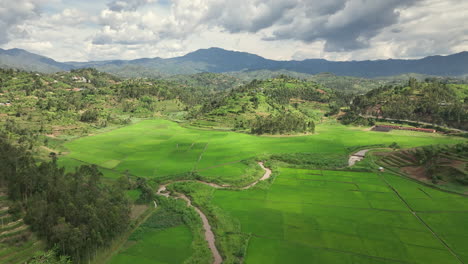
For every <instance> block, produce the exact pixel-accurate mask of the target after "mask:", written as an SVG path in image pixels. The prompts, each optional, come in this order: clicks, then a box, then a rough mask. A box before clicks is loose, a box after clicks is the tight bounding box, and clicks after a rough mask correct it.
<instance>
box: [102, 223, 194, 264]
mask: <svg viewBox="0 0 468 264" xmlns="http://www.w3.org/2000/svg"><path fill="white" fill-rule="evenodd" d="M132 242H133V243H132ZM191 242H192V234H191V232H190V229H189V228H188V227H187V226H185V225H179V226H176V227H170V228H166V229H154V228H153V229H150V230H146V232H145V234H144V235H143V236H142V237H140V238H139V239H138V241H136V242H134V241H133V240H131V241H130V242H128V244H130V245H128V247H127V248H126V249H125V250H123V251H122V252H120V253H119V254H118V255H116V256H115V257H114V258H112V260H111V261H110V262H109V263H111V264H119V263H142V264H145V263H151V264H162V263H165V264H166V263H167V264H170V263H173V264H179V263H183V261H184V260H185V259H187V258H188V257H190V255H191V254H192V252H191V250H190V244H191Z"/></svg>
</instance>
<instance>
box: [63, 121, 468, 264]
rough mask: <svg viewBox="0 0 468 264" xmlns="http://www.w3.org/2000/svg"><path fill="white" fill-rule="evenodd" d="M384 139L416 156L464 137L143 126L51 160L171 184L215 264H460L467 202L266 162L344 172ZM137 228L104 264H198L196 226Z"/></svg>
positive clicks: (335, 128) (467, 253)
mask: <svg viewBox="0 0 468 264" xmlns="http://www.w3.org/2000/svg"><path fill="white" fill-rule="evenodd" d="M392 142H397V143H398V144H399V145H400V146H402V147H415V146H423V145H431V144H455V143H460V142H466V140H464V139H461V138H456V137H447V136H442V135H437V134H425V133H419V132H412V131H392V132H389V133H379V132H373V131H363V130H362V129H360V128H352V127H345V126H342V125H338V124H336V125H331V124H330V125H322V126H319V127H318V128H317V134H314V135H310V136H301V137H283V138H275V137H259V136H252V135H247V134H240V133H233V132H220V131H208V130H199V129H193V128H183V127H181V126H179V125H178V124H176V123H173V122H170V121H165V120H149V121H143V122H140V123H138V124H135V125H132V126H128V127H124V128H121V129H117V130H114V131H111V132H107V133H103V134H99V135H95V136H90V137H85V138H80V139H77V140H74V141H71V142H68V143H66V144H65V147H67V148H68V149H69V150H70V154H68V155H66V156H63V157H59V163H61V164H62V165H64V166H68V167H70V166H73V165H77V164H82V163H92V164H97V165H98V166H99V167H100V168H101V170H102V171H103V173H104V175H105V176H107V177H108V178H109V179H116V178H118V177H120V176H121V175H123V174H124V173H126V171H127V173H128V174H129V175H131V176H141V177H146V178H147V179H149V180H154V181H155V182H156V183H157V184H158V185H159V184H160V183H163V182H166V183H167V182H172V183H170V184H168V185H167V189H168V190H169V191H170V192H172V193H174V194H176V193H179V194H183V195H184V197H186V198H187V199H190V202H191V203H192V204H193V205H194V206H195V207H196V208H199V209H200V210H201V211H202V212H203V213H204V214H205V215H206V216H207V220H208V221H209V224H210V225H211V227H212V228H213V232H214V235H215V238H216V247H217V249H218V250H219V251H220V254H221V257H222V258H223V260H224V262H223V263H237V262H239V261H240V262H244V263H304V262H307V263H312V262H313V263H466V262H468V248H467V247H466V245H468V233H467V230H466V228H464V227H465V225H466V224H465V223H467V222H468V198H467V197H464V196H461V195H457V194H451V193H447V192H443V191H440V190H437V189H434V188H431V187H428V186H425V185H422V184H418V183H416V182H414V181H411V180H408V179H405V178H403V177H401V176H397V175H393V174H390V173H379V172H377V170H375V167H372V166H369V167H368V168H367V172H366V171H356V170H354V171H349V170H342V169H341V170H314V169H303V168H300V167H301V166H299V165H291V164H289V165H288V164H285V163H284V162H283V163H282V162H278V161H270V160H269V157H270V155H271V154H277V155H282V154H291V153H292V154H293V153H314V154H317V155H319V156H323V158H326V157H330V156H331V155H335V156H336V155H338V156H343V157H344V165H343V167H345V166H347V165H348V164H347V163H348V153H349V152H350V151H351V150H359V149H366V148H372V146H376V145H380V146H382V145H385V146H388V145H389V144H391V143H392ZM353 152H354V151H353ZM335 156H333V157H335ZM258 160H267V163H266V164H265V166H266V167H267V168H271V169H272V170H273V174H272V175H271V176H272V178H270V179H267V178H268V177H267V178H265V179H264V180H266V181H263V182H259V183H258V184H256V185H255V186H250V187H252V188H250V187H249V189H248V190H239V189H241V188H242V187H244V186H248V185H249V184H251V183H252V182H255V181H258V180H259V179H260V178H262V175H264V172H265V171H264V170H263V169H262V168H260V166H258V165H257V163H256V161H258ZM363 162H364V161H361V162H359V163H363ZM359 163H358V164H359ZM369 169H370V170H369ZM264 176H265V175H264ZM269 176H270V175H269ZM194 177H195V178H194ZM176 181H178V182H176ZM207 183H209V184H207ZM164 187H165V188H166V185H164ZM176 196H177V195H176ZM179 196H180V195H179ZM160 202H161V203H162V204H161V208H158V210H169V209H170V208H171V206H172V205H170V203H168V199H166V198H164V197H162V198H158V205H159V204H160ZM178 206H181V205H178ZM184 206H185V205H184ZM176 207H177V206H176ZM158 210H156V212H155V213H154V214H157V213H158ZM194 213H195V212H194V211H192V212H191V213H189V215H193V214H194ZM143 225H144V224H143ZM187 226H189V227H190V228H187ZM194 226H196V229H193V227H194ZM146 228H150V227H149V226H148V227H146ZM143 230H144V231H145V232H144V235H142V234H143V233H141V231H138V232H137V234H138V235H137V236H134V237H133V238H132V239H131V240H129V242H127V244H126V246H125V247H124V248H122V249H121V250H120V251H119V253H118V254H117V255H115V257H114V258H113V259H112V260H111V263H125V262H126V261H130V260H131V261H139V263H147V262H148V261H150V259H151V261H153V262H152V263H182V262H184V261H186V263H196V261H194V258H193V254H196V252H197V250H198V249H199V248H202V249H203V250H208V247H207V245H206V244H204V245H203V246H202V247H200V243H202V244H203V243H206V241H205V242H203V241H204V239H203V236H200V233H201V232H202V223H201V221H200V219H198V220H197V221H195V222H185V224H184V222H180V224H178V225H176V226H168V227H160V228H159V229H158V228H156V229H154V230H153V229H143ZM187 230H188V231H189V232H187ZM194 230H198V231H194ZM190 231H191V232H190ZM190 233H191V234H192V236H190ZM190 241H192V242H191V244H190ZM178 245H180V246H178ZM203 252H205V251H203ZM171 255H173V256H174V258H171V257H170V256H171ZM190 255H192V257H190ZM203 261H208V262H207V263H209V260H207V259H204V260H203ZM198 263H205V262H198Z"/></svg>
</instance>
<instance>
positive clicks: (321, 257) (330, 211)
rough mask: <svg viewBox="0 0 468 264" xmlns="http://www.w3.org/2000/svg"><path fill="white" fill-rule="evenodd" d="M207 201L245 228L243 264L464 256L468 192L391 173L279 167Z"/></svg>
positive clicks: (438, 260)
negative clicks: (269, 176)
mask: <svg viewBox="0 0 468 264" xmlns="http://www.w3.org/2000/svg"><path fill="white" fill-rule="evenodd" d="M211 203H212V204H213V205H214V206H216V207H219V208H221V210H223V211H224V212H226V213H227V214H228V215H230V216H231V217H233V218H235V219H237V220H239V221H240V223H241V229H242V232H243V233H248V234H251V238H250V241H249V243H248V248H247V254H246V259H245V263H447V264H449V263H454V264H455V263H466V262H467V261H468V256H467V252H468V248H467V246H466V245H468V230H466V228H465V227H466V223H467V222H468V198H467V197H463V196H459V195H455V194H450V193H446V192H442V191H438V190H435V189H432V188H429V187H425V186H424V185H420V184H418V183H416V182H413V181H410V180H407V179H404V178H401V177H399V176H395V175H392V174H377V173H365V172H349V171H320V170H303V169H290V168H280V169H279V174H278V175H277V176H276V178H275V180H274V182H273V184H272V185H271V187H270V188H269V189H252V190H246V191H228V190H216V191H215V193H214V195H213V198H212V201H211ZM433 232H434V233H433Z"/></svg>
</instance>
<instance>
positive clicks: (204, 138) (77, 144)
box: [60, 120, 463, 183]
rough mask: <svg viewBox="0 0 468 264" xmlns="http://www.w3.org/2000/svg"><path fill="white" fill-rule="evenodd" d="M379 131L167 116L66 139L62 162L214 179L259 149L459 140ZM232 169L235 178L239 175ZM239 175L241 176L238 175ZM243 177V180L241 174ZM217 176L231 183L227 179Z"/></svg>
mask: <svg viewBox="0 0 468 264" xmlns="http://www.w3.org/2000/svg"><path fill="white" fill-rule="evenodd" d="M402 132H404V131H392V132H390V133H385V134H383V133H379V132H372V131H362V130H360V129H355V128H348V127H345V126H342V125H338V124H330V125H321V126H318V127H317V133H316V134H314V135H309V136H300V137H268V136H253V135H248V134H241V133H233V132H220V131H209V130H200V129H195V128H184V127H182V126H180V125H178V124H177V123H174V122H170V121H166V120H147V121H142V122H140V123H137V124H134V125H131V126H128V127H124V128H120V129H117V130H114V131H111V132H107V133H103V134H98V135H95V136H90V137H84V138H80V139H77V140H74V141H71V142H68V143H66V144H65V147H66V148H68V149H69V150H70V154H68V155H67V156H65V157H62V158H60V159H62V161H61V162H62V164H64V165H65V166H67V164H75V163H77V162H80V161H81V162H86V163H92V164H97V165H98V166H100V167H101V168H103V169H104V170H105V175H106V176H109V177H118V176H119V175H120V173H122V172H124V171H126V170H128V171H129V172H130V173H131V174H133V175H138V176H144V177H150V178H157V177H163V176H172V175H178V174H182V173H185V172H190V171H198V170H200V171H203V173H201V174H202V175H206V176H205V178H206V179H207V180H212V179H216V178H218V176H215V174H217V173H218V172H215V173H210V170H209V168H213V170H219V169H218V168H215V166H219V165H223V164H227V163H233V162H236V161H240V160H244V159H248V158H252V157H255V156H258V155H261V154H273V153H298V152H309V153H336V154H343V155H345V154H347V153H346V151H345V148H346V147H350V146H360V145H370V144H387V145H388V144H390V143H392V142H398V144H399V145H400V146H402V147H412V146H422V145H430V144H437V143H440V144H451V143H458V142H462V141H463V139H460V138H455V137H445V136H441V135H437V134H425V133H416V132H415V133H402ZM243 166H246V165H243V164H236V165H232V164H231V165H226V167H225V168H228V169H229V171H231V172H233V173H234V174H236V172H235V171H245V169H247V168H245V167H243ZM244 175H247V174H246V173H243V174H242V175H238V174H236V175H235V176H237V177H235V178H233V179H232V180H233V181H239V180H242V176H244ZM240 178H241V179H240ZM244 180H245V179H244ZM218 181H225V182H226V183H232V182H230V179H229V178H226V177H225V178H223V179H218Z"/></svg>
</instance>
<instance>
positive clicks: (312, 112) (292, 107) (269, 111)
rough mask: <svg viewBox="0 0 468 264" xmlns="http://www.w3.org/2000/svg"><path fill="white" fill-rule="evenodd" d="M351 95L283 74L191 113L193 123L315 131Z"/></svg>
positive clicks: (280, 131) (268, 130) (266, 130)
mask: <svg viewBox="0 0 468 264" xmlns="http://www.w3.org/2000/svg"><path fill="white" fill-rule="evenodd" d="M347 98H348V97H347V96H346V95H344V94H339V93H338V92H336V91H333V90H331V89H327V88H325V87H323V86H321V85H319V84H317V83H315V82H312V81H305V80H298V79H294V78H291V77H287V76H284V75H282V76H279V77H277V78H274V79H267V80H263V81H259V80H254V81H252V82H251V83H249V84H247V85H244V86H242V87H240V88H237V89H234V90H232V91H230V92H229V93H228V94H227V95H226V96H223V97H218V98H215V99H214V100H211V101H208V102H206V103H204V104H203V105H201V106H200V107H198V108H194V109H193V110H192V111H191V112H190V117H191V118H192V119H193V120H194V122H193V124H195V125H199V126H204V125H205V126H207V125H209V126H213V125H215V126H216V125H217V126H220V127H226V128H233V129H235V130H239V131H247V132H250V133H254V134H264V133H267V134H284V133H293V132H300V133H306V132H313V131H314V123H315V122H321V121H322V120H323V119H324V117H325V116H330V115H334V114H337V113H338V111H339V108H340V106H343V105H346V100H347Z"/></svg>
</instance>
